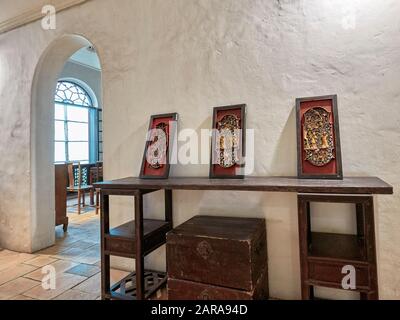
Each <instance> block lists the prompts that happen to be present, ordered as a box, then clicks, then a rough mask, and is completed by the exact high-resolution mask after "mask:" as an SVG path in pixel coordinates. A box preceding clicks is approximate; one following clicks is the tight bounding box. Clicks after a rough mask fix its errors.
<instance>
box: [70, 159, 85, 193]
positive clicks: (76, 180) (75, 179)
mask: <svg viewBox="0 0 400 320" xmlns="http://www.w3.org/2000/svg"><path fill="white" fill-rule="evenodd" d="M76 166H77V168H76V169H75V167H76ZM68 184H69V187H70V188H74V187H78V188H80V187H81V186H82V168H81V163H80V162H77V163H73V162H70V163H68Z"/></svg>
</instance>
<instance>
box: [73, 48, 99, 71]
mask: <svg viewBox="0 0 400 320" xmlns="http://www.w3.org/2000/svg"><path fill="white" fill-rule="evenodd" d="M70 60H71V61H73V62H78V63H80V64H83V65H86V66H89V67H92V68H94V69H97V70H100V69H101V65H100V60H99V57H98V56H97V53H96V52H95V51H90V50H88V48H82V49H80V50H78V51H77V52H75V53H74V54H73V55H72V56H71V58H70Z"/></svg>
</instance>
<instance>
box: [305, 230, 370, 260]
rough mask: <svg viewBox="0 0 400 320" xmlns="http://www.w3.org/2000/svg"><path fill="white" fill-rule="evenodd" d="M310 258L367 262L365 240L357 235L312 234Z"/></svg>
mask: <svg viewBox="0 0 400 320" xmlns="http://www.w3.org/2000/svg"><path fill="white" fill-rule="evenodd" d="M310 240H311V241H310V246H309V252H308V256H309V257H314V258H328V259H338V260H349V261H360V262H362V261H366V254H365V251H366V248H365V241H364V239H363V238H361V237H358V236H356V235H349V234H337V233H322V232H312V233H311V239H310Z"/></svg>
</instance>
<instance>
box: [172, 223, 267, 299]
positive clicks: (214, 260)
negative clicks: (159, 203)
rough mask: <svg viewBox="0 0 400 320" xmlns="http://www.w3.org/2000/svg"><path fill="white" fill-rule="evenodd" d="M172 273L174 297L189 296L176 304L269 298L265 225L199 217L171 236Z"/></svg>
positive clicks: (179, 227)
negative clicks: (205, 299)
mask: <svg viewBox="0 0 400 320" xmlns="http://www.w3.org/2000/svg"><path fill="white" fill-rule="evenodd" d="M167 269H168V278H169V284H168V288H169V291H170V292H171V293H172V294H173V292H174V291H175V292H176V291H177V290H179V291H182V290H183V291H185V292H186V294H187V295H182V296H181V297H177V295H175V294H174V296H175V298H179V299H189V298H193V299H196V298H199V296H201V295H202V292H203V294H204V290H206V291H205V292H206V293H207V295H208V296H211V297H212V298H213V299H217V298H218V297H221V298H222V299H224V297H226V298H232V299H234V298H235V297H238V298H242V296H241V295H242V294H245V295H247V296H249V297H256V296H268V268H267V243H266V226H265V220H264V219H253V218H227V217H211V216H196V217H194V218H192V219H190V220H189V221H187V222H185V223H184V224H182V225H180V226H178V227H177V228H175V229H174V230H172V231H170V232H169V233H168V234H167ZM182 280H183V281H182ZM207 285H210V286H207ZM189 287H190V288H191V289H190V290H189ZM216 287H221V288H223V289H224V290H223V293H221V292H222V291H221V290H222V289H221V288H216ZM185 288H186V289H185ZM207 288H208V289H207ZM227 288H230V289H229V290H227ZM264 289H266V290H264ZM218 290H219V291H218ZM183 291H182V294H184V292H183ZM240 291H242V292H240ZM243 291H244V292H247V293H244V292H243ZM218 292H220V294H217V293H218ZM259 292H260V294H259ZM261 292H262V294H261ZM265 292H267V293H266V294H265ZM221 294H222V295H224V297H222V295H221ZM199 299H200V298H199Z"/></svg>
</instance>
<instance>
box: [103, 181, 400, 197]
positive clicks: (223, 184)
mask: <svg viewBox="0 0 400 320" xmlns="http://www.w3.org/2000/svg"><path fill="white" fill-rule="evenodd" d="M95 187H97V188H102V189H124V190H161V189H170V190H232V191H269V192H298V193H339V194H393V187H392V186H391V185H389V184H388V183H386V182H385V181H383V180H381V179H379V178H377V177H347V178H344V179H343V180H325V179H298V178H296V177H246V178H244V179H209V178H208V177H173V178H168V179H140V178H134V177H129V178H123V179H117V180H112V181H104V182H101V183H97V184H95Z"/></svg>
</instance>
